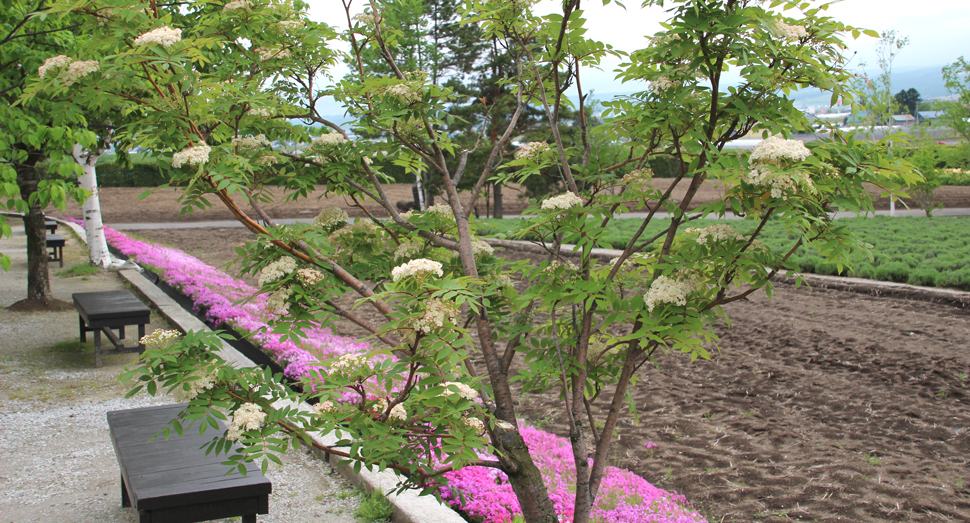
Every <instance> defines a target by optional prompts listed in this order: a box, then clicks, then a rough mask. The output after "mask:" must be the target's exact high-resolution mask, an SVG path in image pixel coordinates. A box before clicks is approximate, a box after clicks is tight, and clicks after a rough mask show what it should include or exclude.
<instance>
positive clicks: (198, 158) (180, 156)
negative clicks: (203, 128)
mask: <svg viewBox="0 0 970 523" xmlns="http://www.w3.org/2000/svg"><path fill="white" fill-rule="evenodd" d="M211 150H212V148H211V147H209V146H208V145H206V144H202V145H195V146H192V147H186V148H185V149H182V150H181V151H179V152H177V153H175V154H173V155H172V167H175V168H176V169H177V168H179V167H181V166H182V165H183V164H188V165H201V164H204V163H206V162H208V161H209V151H211Z"/></svg>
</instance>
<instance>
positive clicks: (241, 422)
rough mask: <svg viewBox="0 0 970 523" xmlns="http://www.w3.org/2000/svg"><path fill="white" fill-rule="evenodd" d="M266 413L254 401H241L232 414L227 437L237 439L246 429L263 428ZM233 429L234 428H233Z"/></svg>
mask: <svg viewBox="0 0 970 523" xmlns="http://www.w3.org/2000/svg"><path fill="white" fill-rule="evenodd" d="M265 419H266V413H265V412H263V409H261V408H260V407H259V405H256V404H255V403H243V404H242V405H240V406H239V408H238V409H236V412H234V413H233V414H232V426H231V427H230V429H229V434H227V435H226V437H227V438H228V439H231V440H237V439H239V437H240V436H241V435H242V434H241V433H242V432H243V431H246V430H259V429H261V428H263V421H264V420H265ZM233 429H235V430H233Z"/></svg>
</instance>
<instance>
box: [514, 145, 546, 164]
mask: <svg viewBox="0 0 970 523" xmlns="http://www.w3.org/2000/svg"><path fill="white" fill-rule="evenodd" d="M550 150H551V149H550V148H549V144H547V143H546V142H529V143H527V144H525V145H523V146H522V147H519V149H518V150H517V151H515V157H516V158H525V159H527V160H532V161H533V162H538V161H539V160H540V159H541V158H542V155H543V153H546V152H548V151H550Z"/></svg>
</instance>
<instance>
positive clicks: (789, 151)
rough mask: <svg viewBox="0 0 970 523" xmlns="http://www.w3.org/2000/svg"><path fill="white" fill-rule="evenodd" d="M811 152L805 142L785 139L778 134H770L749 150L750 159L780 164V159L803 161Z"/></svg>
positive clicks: (757, 161)
mask: <svg viewBox="0 0 970 523" xmlns="http://www.w3.org/2000/svg"><path fill="white" fill-rule="evenodd" d="M811 154H812V151H810V150H808V147H805V144H803V143H802V142H800V141H798V140H786V139H784V138H782V137H780V136H770V137H769V138H768V139H767V140H762V141H761V142H760V143H759V144H758V145H756V146H754V149H753V150H752V151H751V161H752V162H756V163H767V164H771V165H776V166H777V165H781V161H782V160H795V161H798V162H801V161H804V160H805V158H808V157H809V156H810V155H811Z"/></svg>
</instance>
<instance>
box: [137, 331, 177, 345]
mask: <svg viewBox="0 0 970 523" xmlns="http://www.w3.org/2000/svg"><path fill="white" fill-rule="evenodd" d="M181 335H182V333H181V332H179V331H176V330H167V329H155V330H154V331H153V332H152V333H151V334H146V335H145V336H142V338H141V339H140V340H138V341H139V342H140V343H141V344H142V345H152V346H155V347H159V346H162V345H165V344H168V343H169V342H172V341H175V340H177V339H178V337H179V336H181Z"/></svg>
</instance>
